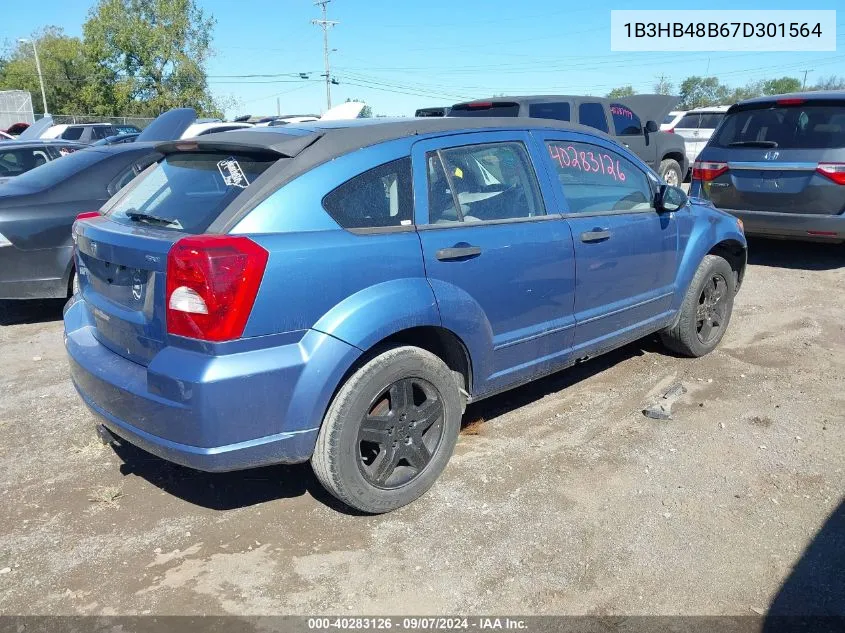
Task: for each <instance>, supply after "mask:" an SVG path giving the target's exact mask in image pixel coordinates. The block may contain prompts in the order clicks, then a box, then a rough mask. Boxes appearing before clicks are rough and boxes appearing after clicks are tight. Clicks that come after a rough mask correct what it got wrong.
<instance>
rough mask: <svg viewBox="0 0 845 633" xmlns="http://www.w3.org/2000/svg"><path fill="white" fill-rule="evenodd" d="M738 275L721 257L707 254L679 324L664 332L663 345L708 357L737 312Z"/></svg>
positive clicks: (694, 277)
mask: <svg viewBox="0 0 845 633" xmlns="http://www.w3.org/2000/svg"><path fill="white" fill-rule="evenodd" d="M735 294H736V275H735V273H734V271H733V269H732V268H731V265H730V264H729V263H728V262H727V260H725V259H724V258H722V257H719V256H718V255H706V256H705V257H704V259H702V260H701V263H700V264H699V265H698V270H696V271H695V275H694V276H693V278H692V281H691V282H690V285H689V288H688V289H687V293H686V295H685V296H684V301H683V303H682V304H681V310H680V314H679V315H678V318H677V320H676V321H675V323H674V324H673V325H672V326H670V327H669V328H667V329H666V330H664V331H663V332H661V333H660V338H661V339H662V341H663V344H664V345H665V346H666V347H668V348H669V349H670V350H672V351H673V352H676V353H678V354H683V355H684V356H693V357H698V356H704V355H705V354H708V353H710V352H712V351H713V350H714V349H715V348H716V346H717V345H718V344H719V342H720V341H721V340H722V336H724V334H725V331H726V330H727V328H728V324H729V323H730V319H731V312H732V311H733V302H734V295H735Z"/></svg>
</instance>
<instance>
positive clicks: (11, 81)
mask: <svg viewBox="0 0 845 633" xmlns="http://www.w3.org/2000/svg"><path fill="white" fill-rule="evenodd" d="M214 24H215V20H214V18H213V17H212V16H209V15H206V14H205V13H204V12H203V11H202V9H200V8H199V7H198V6H197V5H196V3H195V2H194V0H98V2H97V3H96V4H95V5H94V6H93V7H92V8H91V10H90V11H89V13H88V18H87V20H86V21H85V23H84V25H83V27H82V33H83V35H82V37H81V38H80V37H71V36H69V35H67V34H66V33H65V32H64V31H63V29H62V28H61V27H58V26H48V27H45V28H44V29H43V30H42V31H41V32H40V33H37V34H35V35H34V36H33V38H32V39H34V40H35V42H36V46H37V47H38V58H39V61H40V63H41V71H42V74H43V77H44V84H45V90H46V95H47V108H48V110H49V111H50V112H51V113H53V114H92V115H97V116H139V117H154V116H157V115H158V114H160V113H161V112H164V111H166V110H169V109H171V108H175V107H193V108H195V109H196V110H197V111H198V112H199V113H200V114H201V115H202V116H221V113H222V110H223V109H224V104H222V103H220V102H218V101H215V99H214V98H213V97H212V95H211V91H210V90H209V87H208V78H207V75H206V70H205V66H206V63H207V61H208V59H209V57H210V56H211V32H212V29H213V28H214ZM0 90H27V91H29V92H30V93H31V94H32V96H33V100H32V103H33V109H34V110H35V112H37V113H38V112H41V111H42V110H43V106H42V105H41V99H40V98H39V97H40V94H41V89H40V87H39V82H38V72H37V70H36V63H35V55H34V51H33V46H32V43H31V42H30V41H25V42H18V43H17V44H14V45H7V47H6V50H5V51H4V52H3V53H0Z"/></svg>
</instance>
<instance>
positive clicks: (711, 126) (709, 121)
mask: <svg viewBox="0 0 845 633" xmlns="http://www.w3.org/2000/svg"><path fill="white" fill-rule="evenodd" d="M724 116H725V115H724V114H718V113H711V114H702V115H701V123H700V124H699V125H700V127H701V129H703V130H715V129H716V128H717V127H719V123H721V122H722V118H723V117H724Z"/></svg>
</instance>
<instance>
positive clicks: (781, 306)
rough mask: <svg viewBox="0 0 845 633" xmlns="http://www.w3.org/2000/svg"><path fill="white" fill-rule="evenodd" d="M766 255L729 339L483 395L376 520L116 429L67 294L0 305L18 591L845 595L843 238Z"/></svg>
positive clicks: (484, 600) (226, 607) (447, 598)
mask: <svg viewBox="0 0 845 633" xmlns="http://www.w3.org/2000/svg"><path fill="white" fill-rule="evenodd" d="M751 253H752V255H751V263H750V267H749V269H748V273H747V276H746V282H745V285H744V287H743V289H742V291H741V292H740V294H739V296H738V298H737V302H736V305H735V309H734V316H733V320H732V322H731V325H730V328H729V331H728V333H727V335H726V337H725V339H724V341H723V342H722V344H721V346H720V347H719V348H718V350H717V351H716V352H715V353H713V354H711V355H709V356H707V357H705V358H701V359H697V360H690V359H682V358H676V357H673V356H671V355H668V354H665V353H663V352H662V350H661V348H660V346H659V345H658V344H657V343H656V342H655V341H653V340H644V341H641V342H639V343H637V344H634V345H630V346H628V347H626V348H624V349H622V350H619V351H617V352H614V353H611V354H608V355H606V356H604V357H601V358H598V359H595V360H593V361H591V362H589V363H586V364H584V365H582V366H579V367H577V368H574V369H572V370H569V371H565V372H562V373H560V374H558V375H555V376H552V377H550V378H548V379H545V380H542V381H540V382H538V383H536V384H533V385H529V386H527V387H524V388H520V389H517V390H515V391H512V392H510V393H506V394H504V395H502V396H499V397H496V398H494V399H491V400H489V401H485V402H481V403H478V404H476V405H473V406H472V407H470V409H469V410H468V411H467V414H466V417H465V423H467V426H466V428H465V429H464V432H463V434H462V436H461V438H460V440H459V443H458V447H457V452H456V454H455V456H454V458H453V459H452V462H451V464H450V465H449V467H448V468H447V470H446V472H445V473H444V475H443V477H442V478H441V480H440V481H439V482H438V483H437V484H436V485H435V487H434V488H433V489H432V490H431V491H430V492H429V493H428V494H427V495H426V496H425V497H423V498H422V499H421V500H419V501H418V502H416V503H414V504H412V505H411V506H409V507H406V508H404V509H401V510H399V511H396V512H393V513H392V514H388V515H385V516H375V517H373V516H357V515H354V514H349V513H347V512H346V511H345V510H343V508H340V507H338V505H337V504H336V503H335V502H334V501H333V500H332V499H331V498H330V497H328V495H327V494H326V493H324V492H323V491H322V490H321V489H320V488H319V485H318V484H317V482H316V480H315V478H314V476H313V475H312V473H311V470H310V468H309V466H308V465H302V466H297V467H274V468H265V469H260V470H254V471H248V472H241V473H233V474H223V475H209V474H203V473H199V472H194V471H191V470H188V469H184V468H180V467H176V466H172V465H170V464H167V463H165V462H163V461H161V460H159V459H157V458H154V457H152V456H150V455H147V454H145V453H143V452H141V451H139V450H137V449H133V448H131V447H124V448H122V449H117V451H115V450H113V449H112V448H109V447H103V446H101V445H100V444H99V443H98V442H97V441H96V439H95V436H94V432H93V421H92V418H91V417H89V414H88V413H87V411H86V409H85V408H84V407H83V405H82V403H81V401H80V400H79V398H78V397H77V395H76V393H75V391H74V389H73V387H72V385H71V383H70V380H69V379H68V375H67V368H66V361H65V352H64V348H63V346H62V324H61V320H60V319H61V302H58V303H55V302H41V303H25V304H17V303H11V302H5V303H0V323H2V325H0V361H2V365H0V366H2V373H0V613H2V614H53V613H61V614H100V615H110V614H147V613H155V614H186V613H190V614H271V613H273V614H276V613H291V614H294V613H300V614H315V613H335V614H344V615H348V614H359V613H360V614H378V613H390V614H420V613H449V614H454V613H464V614H489V613H522V614H528V613H537V614H562V613H566V614H603V615H604V614H631V615H633V614H711V615H712V614H748V615H753V614H754V613H766V612H767V610H768V609H769V607H770V604H772V602H773V600H777V601H778V604H780V605H782V606H785V607H786V608H789V606H790V605H801V606H800V607H799V610H804V611H806V610H808V609H810V610H812V609H817V610H821V611H822V612H824V611H825V610H828V611H829V610H831V609H833V610H834V611H837V610H838V611H837V612H838V613H840V614H845V580H843V578H842V577H843V574H842V569H843V565H845V527H843V523H845V519H843V517H845V511H843V506H842V505H841V504H842V500H843V490H845V486H843V484H845V451H843V448H845V246H836V247H832V246H819V245H801V244H793V243H779V242H766V241H753V242H752V244H751ZM678 381H680V382H681V383H683V385H684V386H685V387H686V388H687V390H688V391H687V393H686V394H685V395H683V396H682V397H681V398H680V399H679V400H678V401H677V402H676V403H675V405H674V408H673V419H671V420H654V419H649V418H647V417H645V416H644V415H643V414H642V409H643V408H644V407H645V406H647V405H649V404H651V403H652V402H654V400H655V398H657V397H659V394H660V393H662V392H663V391H665V390H666V388H668V387H669V386H671V385H672V384H674V383H675V382H678ZM802 592H803V595H802Z"/></svg>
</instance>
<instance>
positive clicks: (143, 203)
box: [109, 153, 275, 233]
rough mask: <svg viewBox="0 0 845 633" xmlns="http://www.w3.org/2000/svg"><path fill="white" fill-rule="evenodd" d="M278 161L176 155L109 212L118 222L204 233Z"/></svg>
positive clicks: (215, 154)
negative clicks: (244, 191) (242, 192)
mask: <svg viewBox="0 0 845 633" xmlns="http://www.w3.org/2000/svg"><path fill="white" fill-rule="evenodd" d="M274 162H275V159H269V160H268V159H263V158H256V157H251V156H240V155H234V156H233V155H231V154H217V153H194V154H191V153H179V154H170V155H169V156H167V157H166V158H165V159H164V160H162V161H161V162H160V163H159V164H158V165H156V166H155V167H154V168H153V169H152V171H150V172H148V173H147V174H146V175H145V176H144V177H143V178H142V179H141V180H140V181H139V182H138V184H137V186H135V187H134V188H132V189H131V190H130V191H129V192H128V193H127V194H126V195H125V196H124V197H123V198H121V199H120V200H119V201H118V202H117V203H116V204H115V205H114V206H113V207H112V208H111V210H110V211H109V215H110V216H111V218H112V219H114V220H118V221H124V222H127V223H130V222H137V223H139V224H147V225H149V226H155V227H156V228H164V229H172V230H176V231H184V232H185V233H202V232H203V231H205V230H206V229H207V228H208V227H209V226H210V225H211V223H212V222H214V220H216V219H217V217H218V216H219V215H220V213H221V212H222V211H223V209H225V208H226V207H227V206H228V205H229V203H230V202H232V200H234V199H235V197H237V195H238V194H240V193H241V191H243V190H244V189H245V188H246V187H247V186H249V184H250V183H252V182H253V181H254V180H255V179H256V178H258V177H259V176H260V175H261V174H262V173H264V171H265V170H266V169H267V168H268V167H269V166H270V165H272V164H273V163H274Z"/></svg>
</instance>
